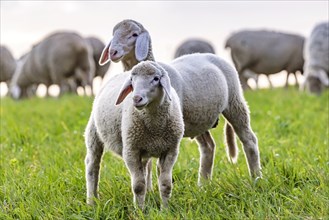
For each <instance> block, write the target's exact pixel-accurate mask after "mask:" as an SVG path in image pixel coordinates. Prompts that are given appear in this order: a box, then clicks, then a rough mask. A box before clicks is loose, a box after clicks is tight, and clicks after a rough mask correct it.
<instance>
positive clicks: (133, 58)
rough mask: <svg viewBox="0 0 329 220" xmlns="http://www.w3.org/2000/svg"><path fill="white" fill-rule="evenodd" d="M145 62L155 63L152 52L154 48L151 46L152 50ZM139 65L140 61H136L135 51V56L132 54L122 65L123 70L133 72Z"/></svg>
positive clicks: (123, 60)
mask: <svg viewBox="0 0 329 220" xmlns="http://www.w3.org/2000/svg"><path fill="white" fill-rule="evenodd" d="M145 60H149V61H155V60H154V56H153V52H152V47H151V46H150V49H149V51H148V54H147V57H146V59H145ZM145 60H144V61H145ZM138 63H139V61H138V60H137V59H136V56H135V51H133V54H130V56H128V58H127V59H122V65H123V70H124V71H129V70H131V69H132V68H133V67H134V66H136V65H137V64H138Z"/></svg>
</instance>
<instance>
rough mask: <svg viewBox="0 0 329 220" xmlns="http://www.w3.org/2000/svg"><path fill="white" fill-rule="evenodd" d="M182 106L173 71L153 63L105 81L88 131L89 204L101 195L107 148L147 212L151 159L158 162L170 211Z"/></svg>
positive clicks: (165, 204)
mask: <svg viewBox="0 0 329 220" xmlns="http://www.w3.org/2000/svg"><path fill="white" fill-rule="evenodd" d="M122 85H123V86H122ZM121 86H122V88H121V89H120V87H121ZM130 93H132V95H129V94H130ZM127 96H128V97H127ZM121 102H122V104H120V103H121ZM115 105H118V106H115ZM180 106H181V104H180V101H179V98H178V96H177V94H176V92H175V90H174V89H173V88H172V87H171V84H170V79H169V76H168V73H167V72H166V70H165V69H163V68H162V67H161V66H160V65H158V64H157V63H154V62H152V61H144V62H141V63H140V64H138V65H136V66H135V67H134V68H133V69H132V70H131V73H130V72H125V73H123V74H119V75H117V76H114V77H112V78H111V79H110V80H109V81H108V82H107V83H106V86H105V87H103V89H102V90H101V92H100V93H99V95H97V96H96V98H95V102H94V106H93V110H92V114H91V117H90V119H89V122H88V126H87V128H86V132H85V140H86V145H87V156H86V159H85V163H86V180H87V202H88V203H89V204H92V203H93V200H92V199H93V197H97V187H98V186H97V185H98V176H99V168H100V159H101V157H102V154H103V151H104V149H106V150H112V151H114V152H115V153H117V154H118V155H120V156H122V158H123V160H124V161H125V164H126V166H127V168H128V169H129V172H130V174H131V183H132V189H133V190H132V191H133V193H134V203H135V204H137V205H138V206H139V207H140V208H142V209H143V208H144V201H145V194H146V189H147V188H148V189H151V185H152V184H151V178H152V175H151V169H150V168H151V166H150V165H151V159H150V158H151V157H157V158H159V159H158V163H157V165H158V172H159V173H158V179H159V190H160V194H161V198H162V201H163V205H164V207H167V205H168V199H169V198H170V196H171V189H172V169H173V166H174V163H175V161H176V159H177V155H178V151H179V144H180V141H181V139H182V137H183V133H184V122H183V115H182V111H181V107H180Z"/></svg>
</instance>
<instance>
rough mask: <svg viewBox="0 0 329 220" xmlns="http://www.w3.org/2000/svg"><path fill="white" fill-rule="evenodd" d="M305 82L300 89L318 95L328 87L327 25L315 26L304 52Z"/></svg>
mask: <svg viewBox="0 0 329 220" xmlns="http://www.w3.org/2000/svg"><path fill="white" fill-rule="evenodd" d="M304 58H305V66H304V72H305V82H304V84H303V85H302V89H304V88H305V89H306V90H307V91H309V92H311V93H314V94H317V95H320V94H321V92H322V91H323V90H324V89H325V88H326V87H328V86H329V23H328V22H323V23H319V24H317V25H316V26H315V27H314V29H313V30H312V33H311V35H310V36H309V38H307V40H306V43H305V50H304Z"/></svg>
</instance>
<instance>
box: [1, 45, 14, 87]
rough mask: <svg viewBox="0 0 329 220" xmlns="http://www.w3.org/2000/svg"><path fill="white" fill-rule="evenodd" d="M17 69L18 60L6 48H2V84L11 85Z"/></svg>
mask: <svg viewBox="0 0 329 220" xmlns="http://www.w3.org/2000/svg"><path fill="white" fill-rule="evenodd" d="M15 69H16V60H15V58H14V57H13V55H12V53H11V52H10V50H9V49H8V48H7V47H6V46H0V82H6V83H9V81H10V80H11V78H12V76H13V75H14V72H15Z"/></svg>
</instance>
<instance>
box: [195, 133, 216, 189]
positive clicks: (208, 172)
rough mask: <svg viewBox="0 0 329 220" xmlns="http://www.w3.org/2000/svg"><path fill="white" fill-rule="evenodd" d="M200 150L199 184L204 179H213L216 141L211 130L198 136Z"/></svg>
mask: <svg viewBox="0 0 329 220" xmlns="http://www.w3.org/2000/svg"><path fill="white" fill-rule="evenodd" d="M196 140H197V142H198V145H199V151H200V167H199V178H198V184H199V185H201V184H202V178H203V179H211V176H212V169H213V163H214V155H215V147H216V145H215V142H214V140H213V138H212V137H211V134H210V132H209V131H206V132H205V133H204V134H202V135H199V136H197V137H196Z"/></svg>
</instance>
